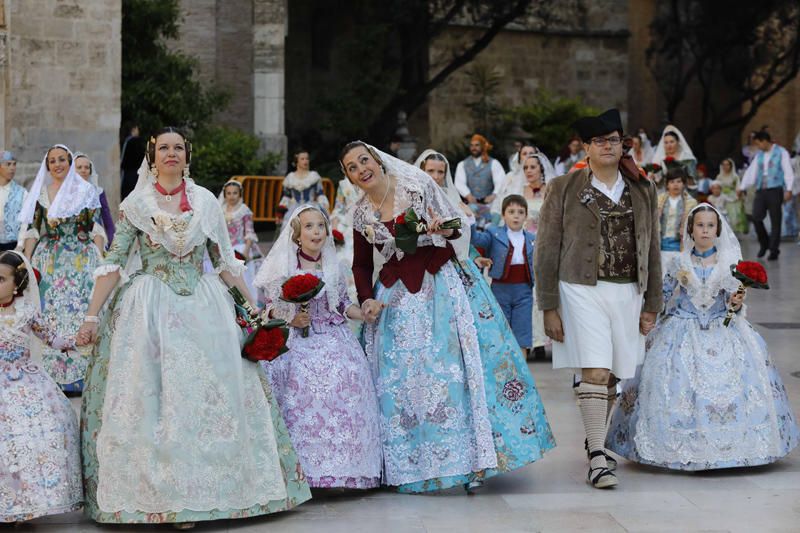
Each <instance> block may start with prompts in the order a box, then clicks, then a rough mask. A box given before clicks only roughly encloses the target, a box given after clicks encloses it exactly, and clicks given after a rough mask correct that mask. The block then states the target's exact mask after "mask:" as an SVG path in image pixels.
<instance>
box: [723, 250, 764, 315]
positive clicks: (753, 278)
mask: <svg viewBox="0 0 800 533" xmlns="http://www.w3.org/2000/svg"><path fill="white" fill-rule="evenodd" d="M731 275H732V276H733V277H734V278H736V279H737V280H739V289H738V290H737V291H736V294H744V291H745V289H746V288H747V287H753V288H754V289H769V284H768V283H767V271H766V270H764V266H763V265H762V264H761V263H756V262H755V261H739V263H738V264H736V265H731ZM734 313H735V311H734V310H733V306H731V307H729V308H728V314H726V315H725V320H724V321H723V322H722V324H723V325H724V326H725V327H728V326H729V325H730V323H731V320H733V315H734Z"/></svg>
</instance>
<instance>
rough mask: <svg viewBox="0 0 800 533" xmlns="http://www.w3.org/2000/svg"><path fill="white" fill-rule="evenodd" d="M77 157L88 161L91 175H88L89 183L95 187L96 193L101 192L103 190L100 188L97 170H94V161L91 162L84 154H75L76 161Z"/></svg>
mask: <svg viewBox="0 0 800 533" xmlns="http://www.w3.org/2000/svg"><path fill="white" fill-rule="evenodd" d="M79 157H85V158H86V160H87V161H89V168H90V169H91V174H89V183H91V184H92V185H94V186H95V187H97V191H98V193H100V192H102V191H103V188H102V187H100V176H98V175H97V170H95V168H94V161H92V160H91V159H90V158H89V156H88V155H86V154H84V153H83V152H75V160H76V161H77V160H78V158H79Z"/></svg>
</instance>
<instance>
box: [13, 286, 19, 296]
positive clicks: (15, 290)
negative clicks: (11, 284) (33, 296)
mask: <svg viewBox="0 0 800 533" xmlns="http://www.w3.org/2000/svg"><path fill="white" fill-rule="evenodd" d="M17 294H18V293H17V289H16V288H15V289H14V296H16V295H17Z"/></svg>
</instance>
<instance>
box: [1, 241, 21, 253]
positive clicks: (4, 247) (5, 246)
mask: <svg viewBox="0 0 800 533" xmlns="http://www.w3.org/2000/svg"><path fill="white" fill-rule="evenodd" d="M16 247H17V241H14V242H0V252H5V251H6V250H13V249H14V248H16Z"/></svg>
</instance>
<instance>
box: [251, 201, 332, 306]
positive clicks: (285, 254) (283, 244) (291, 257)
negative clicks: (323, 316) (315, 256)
mask: <svg viewBox="0 0 800 533" xmlns="http://www.w3.org/2000/svg"><path fill="white" fill-rule="evenodd" d="M306 211H316V212H317V213H319V214H321V215H322V218H324V219H325V221H326V222H327V225H328V234H327V238H326V239H325V243H324V244H323V245H322V258H321V259H320V261H321V266H322V273H323V275H324V276H325V287H324V288H323V289H322V290H323V291H325V293H326V297H327V298H328V309H329V310H330V311H331V312H334V313H335V312H337V307H338V305H339V301H338V299H339V291H338V287H339V274H340V266H339V256H338V255H337V254H336V246H335V244H334V242H333V235H332V233H331V232H332V228H331V221H330V219H329V218H328V214H327V213H325V211H324V210H322V209H320V208H319V206H317V205H316V204H303V205H301V206H298V208H297V209H295V210H294V211H293V212H292V216H291V217H289V220H287V222H286V225H285V226H284V228H283V230H282V231H281V234H280V235H279V236H278V239H277V240H276V241H275V244H273V245H272V248H270V250H269V254H267V258H266V259H265V260H264V262H263V263H262V264H261V268H259V269H258V273H256V278H255V280H254V281H253V285H255V286H256V287H258V288H260V289H263V290H264V292H265V293H266V295H267V298H268V299H269V300H271V302H272V304H271V305H272V306H273V307H276V306H281V300H280V295H281V285H282V284H283V282H284V281H286V280H287V279H288V278H289V277H290V276H293V275H294V274H295V273H296V272H297V271H298V267H297V254H298V252H299V250H300V246H299V245H298V244H297V243H296V242H294V241H293V240H292V233H293V232H294V230H293V229H292V220H294V219H296V218H298V217H299V216H300V215H301V214H302V213H305V212H306ZM288 305H290V306H292V307H294V304H288ZM287 318H289V319H291V318H292V317H290V316H289V317H287Z"/></svg>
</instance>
